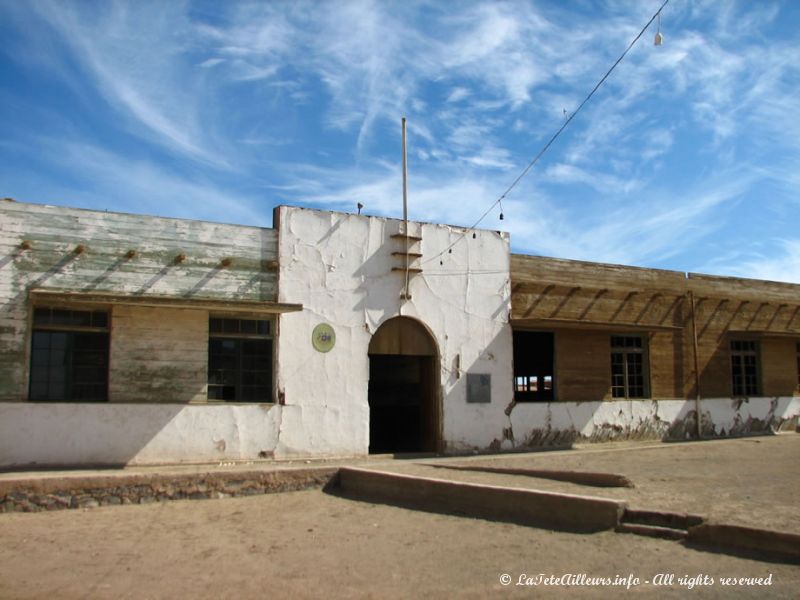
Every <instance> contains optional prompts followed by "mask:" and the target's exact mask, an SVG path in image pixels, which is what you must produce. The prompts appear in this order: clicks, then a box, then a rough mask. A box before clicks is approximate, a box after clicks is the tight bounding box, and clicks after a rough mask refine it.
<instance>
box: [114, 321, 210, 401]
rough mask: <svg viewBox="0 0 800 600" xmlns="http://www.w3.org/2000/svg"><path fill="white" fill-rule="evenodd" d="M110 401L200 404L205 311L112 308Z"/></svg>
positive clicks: (205, 379) (205, 375) (203, 380)
mask: <svg viewBox="0 0 800 600" xmlns="http://www.w3.org/2000/svg"><path fill="white" fill-rule="evenodd" d="M111 323H112V330H111V365H110V368H109V398H108V399H109V401H111V402H142V401H147V402H204V401H205V400H206V386H207V383H208V312H206V311H203V310H182V309H169V308H149V307H138V306H115V307H114V310H113V313H112V316H111Z"/></svg>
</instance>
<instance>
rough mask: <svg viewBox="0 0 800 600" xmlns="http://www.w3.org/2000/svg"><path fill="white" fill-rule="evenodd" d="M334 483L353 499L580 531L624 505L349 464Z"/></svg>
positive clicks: (609, 524) (612, 521)
mask: <svg viewBox="0 0 800 600" xmlns="http://www.w3.org/2000/svg"><path fill="white" fill-rule="evenodd" d="M339 489H340V492H341V494H342V495H343V496H346V497H349V498H353V499H356V500H365V501H369V502H380V503H382V504H391V505H394V506H401V507H404V508H412V509H416V510H425V511H428V512H437V513H444V514H455V515H460V516H466V517H475V518H480V519H489V520H493V521H504V522H508V523H515V524H518V525H529V526H534V527H542V528H545V529H554V530H559V531H572V532H580V533H592V532H595V531H603V530H609V529H614V528H615V527H617V525H618V524H619V522H620V519H621V517H622V514H623V512H624V510H625V508H626V505H625V503H624V502H621V501H618V500H611V499H608V498H593V497H588V496H577V495H573V494H560V493H554V492H542V491H538V490H530V489H522V488H511V487H497V486H492V485H482V484H476V483H464V482H459V481H451V480H445V479H432V478H428V477H416V476H410V475H401V474H397V473H387V472H383V471H375V470H371V469H358V468H351V467H344V468H341V469H340V470H339Z"/></svg>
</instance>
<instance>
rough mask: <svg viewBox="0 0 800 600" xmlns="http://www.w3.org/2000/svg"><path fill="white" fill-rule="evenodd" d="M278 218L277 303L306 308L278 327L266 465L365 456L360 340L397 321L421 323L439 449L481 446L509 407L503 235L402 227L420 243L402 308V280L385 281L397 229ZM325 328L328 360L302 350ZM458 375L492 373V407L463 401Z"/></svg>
mask: <svg viewBox="0 0 800 600" xmlns="http://www.w3.org/2000/svg"><path fill="white" fill-rule="evenodd" d="M278 211H279V216H278V219H276V226H277V227H278V228H279V256H280V271H279V275H278V281H279V283H278V293H279V297H278V301H279V302H292V303H301V304H303V307H304V309H303V311H302V312H298V313H290V314H284V315H282V316H281V317H280V331H279V335H278V338H277V347H278V373H277V386H278V394H279V397H282V398H283V400H284V402H285V406H282V407H281V408H282V409H283V411H282V423H281V428H280V438H279V442H278V446H277V448H276V455H293V454H311V453H313V454H364V453H366V452H367V451H368V447H369V405H368V401H367V391H368V378H369V359H368V356H367V350H368V346H369V341H370V339H371V337H372V335H373V334H374V333H375V331H377V329H378V327H380V325H381V324H382V323H384V322H385V321H387V320H388V319H390V318H392V317H396V316H400V315H402V316H407V317H412V318H415V319H418V320H419V321H421V322H422V323H423V324H424V325H425V326H426V327H427V328H428V330H429V331H430V332H431V334H432V335H433V337H434V338H435V340H436V344H437V345H438V349H439V354H440V368H441V372H440V380H441V381H440V383H441V398H442V405H443V418H442V422H443V440H444V443H445V449H446V450H447V451H451V452H455V451H463V450H469V449H474V448H487V447H489V445H490V444H491V442H492V439H493V432H495V431H497V430H499V429H501V428H502V427H504V426H505V424H506V423H507V417H506V416H505V414H504V412H503V410H504V408H505V407H506V405H507V404H508V403H509V401H510V399H511V397H512V352H511V348H512V346H511V328H510V325H509V323H508V313H509V310H510V307H511V305H510V298H511V291H510V278H509V240H508V234H505V233H499V232H494V231H485V230H480V231H477V232H476V237H475V238H473V237H472V233H471V232H470V233H468V234H467V235H466V236H464V230H463V229H461V228H456V227H449V226H446V225H433V224H425V223H410V227H409V233H410V234H412V235H419V236H421V237H422V242H420V243H419V245H418V246H417V248H418V249H419V250H420V251H421V253H422V254H423V258H422V259H421V260H422V261H423V273H421V274H417V275H412V276H411V277H410V281H409V292H410V294H411V300H410V301H406V302H403V301H401V299H400V295H401V292H402V290H403V285H404V275H403V273H401V272H392V267H393V266H398V265H400V264H402V262H401V261H400V260H399V259H398V257H396V256H392V252H393V251H401V250H403V242H402V240H397V239H392V238H391V235H392V234H396V233H398V232H399V231H400V227H401V225H402V222H401V221H399V220H396V219H386V218H379V217H366V216H357V215H351V214H341V213H331V212H325V211H316V210H308V209H300V208H292V207H280V208H279V209H278ZM462 236H463V239H461V240H460V242H459V243H456V244H455V245H454V246H453V248H452V252H447V248H448V246H450V245H451V244H452V243H453V242H455V241H456V240H458V239H459V238H461V237H462ZM440 252H444V254H443V255H442V257H441V260H442V263H443V264H440V262H439V260H440V259H439V258H437V255H438V254H439V253H440ZM323 322H325V323H329V324H330V325H332V326H333V328H334V331H335V333H336V345H335V347H334V348H333V350H331V351H330V352H328V353H320V352H317V351H316V350H314V348H313V347H312V344H311V333H312V330H313V329H314V327H315V326H316V325H317V324H318V323H323ZM458 365H460V369H458ZM467 373H484V374H491V376H492V401H491V403H488V404H468V403H467V402H466V374H467Z"/></svg>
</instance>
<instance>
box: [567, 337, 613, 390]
mask: <svg viewBox="0 0 800 600" xmlns="http://www.w3.org/2000/svg"><path fill="white" fill-rule="evenodd" d="M555 345H556V360H555V367H556V400H570V401H576V402H582V401H592V400H601V399H602V400H606V399H610V398H611V357H610V354H609V347H610V339H609V335H608V334H607V333H605V332H602V331H580V330H577V329H564V330H559V331H557V332H556V334H555Z"/></svg>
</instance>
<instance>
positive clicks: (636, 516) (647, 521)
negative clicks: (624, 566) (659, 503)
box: [622, 508, 703, 532]
mask: <svg viewBox="0 0 800 600" xmlns="http://www.w3.org/2000/svg"><path fill="white" fill-rule="evenodd" d="M622 522H623V523H629V524H637V525H647V526H652V527H665V528H668V529H678V530H681V531H684V532H685V531H688V529H689V527H693V526H695V525H700V524H701V523H702V522H703V517H701V516H700V515H693V514H689V513H673V512H666V511H657V510H641V509H633V508H626V509H625V512H624V513H623V514H622Z"/></svg>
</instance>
